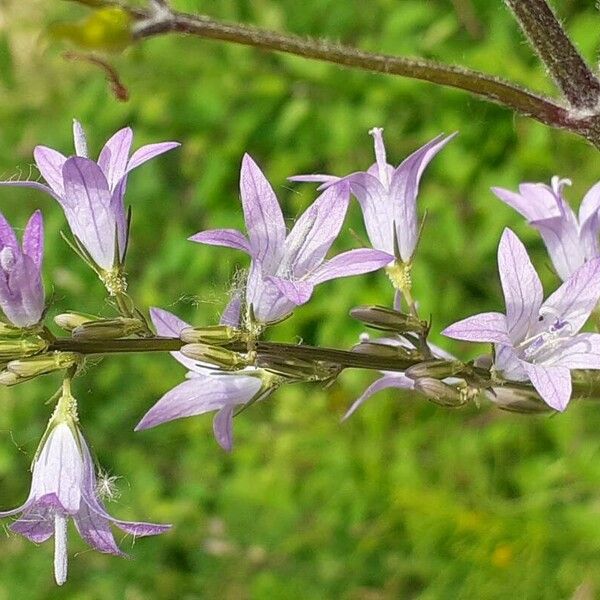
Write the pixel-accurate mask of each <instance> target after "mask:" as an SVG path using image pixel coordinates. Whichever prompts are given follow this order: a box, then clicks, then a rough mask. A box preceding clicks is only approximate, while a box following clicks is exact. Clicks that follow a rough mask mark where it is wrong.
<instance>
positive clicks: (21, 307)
mask: <svg viewBox="0 0 600 600" xmlns="http://www.w3.org/2000/svg"><path fill="white" fill-rule="evenodd" d="M43 254H44V223H43V220H42V214H41V213H40V211H39V210H38V211H36V212H34V213H33V215H31V218H30V219H29V222H28V223H27V225H26V227H25V232H24V234H23V245H22V246H20V245H19V242H18V240H17V236H16V235H15V232H14V230H13V228H12V227H11V226H10V224H9V223H8V221H7V220H6V219H5V218H4V216H3V215H2V214H0V307H2V310H3V311H4V314H5V315H6V317H7V319H8V320H9V321H10V322H11V323H12V324H13V325H16V326H17V327H31V326H32V325H36V324H37V323H39V322H40V319H41V318H42V314H43V312H44V288H43V286H42V276H41V268H42V257H43Z"/></svg>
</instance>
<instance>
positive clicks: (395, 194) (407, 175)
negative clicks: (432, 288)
mask: <svg viewBox="0 0 600 600" xmlns="http://www.w3.org/2000/svg"><path fill="white" fill-rule="evenodd" d="M369 133H370V134H371V135H372V136H373V139H374V144H375V163H374V164H373V165H371V166H370V167H369V168H368V169H367V171H360V172H356V173H352V174H350V175H347V176H346V177H341V178H340V177H334V176H331V175H297V176H295V177H290V178H289V179H290V180H291V181H316V182H321V183H322V185H321V186H320V188H319V189H326V188H328V187H329V186H331V185H333V184H335V183H337V182H339V181H347V182H349V183H350V190H351V191H352V193H353V194H354V196H355V197H356V199H357V200H358V202H359V203H360V207H361V209H362V213H363V218H364V222H365V228H366V230H367V235H368V236H369V240H370V242H371V245H372V246H373V248H376V249H377V250H381V251H383V252H387V253H388V254H391V255H393V256H395V257H396V258H398V259H400V260H401V261H402V262H403V263H406V264H408V263H410V261H411V259H412V257H413V254H414V251H415V248H416V245H417V241H418V237H419V218H418V215H417V195H418V192H419V183H420V181H421V176H422V175H423V171H424V170H425V168H426V167H427V165H428V164H429V162H430V161H431V160H432V159H433V157H434V156H435V155H436V154H437V153H438V152H439V151H440V150H441V149H442V148H443V147H444V146H445V145H446V144H447V143H448V142H449V141H450V140H451V139H452V138H453V137H454V135H456V134H453V135H449V136H447V137H444V136H442V135H439V136H437V137H436V138H434V139H433V140H431V141H430V142H428V143H427V144H425V145H424V146H422V147H421V148H419V149H418V150H416V151H415V152H413V153H412V154H411V155H410V156H409V157H408V158H406V159H405V160H404V161H403V162H402V163H400V164H399V165H398V166H397V167H394V166H392V165H390V164H389V163H388V162H387V157H386V151H385V146H384V143H383V129H382V128H380V127H375V128H373V129H371V131H369Z"/></svg>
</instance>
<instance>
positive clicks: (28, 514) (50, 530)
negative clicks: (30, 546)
mask: <svg viewBox="0 0 600 600" xmlns="http://www.w3.org/2000/svg"><path fill="white" fill-rule="evenodd" d="M54 512H55V507H53V506H51V505H48V504H43V503H34V504H32V505H31V506H30V507H29V508H27V509H26V510H24V511H23V514H22V515H21V518H20V519H18V520H17V521H15V522H14V523H12V524H11V526H10V529H11V531H14V532H15V533H19V534H21V535H22V536H24V537H26V538H27V539H28V540H30V541H32V542H34V543H36V544H41V543H42V542H45V541H46V540H47V539H49V538H51V537H52V535H53V534H54ZM2 516H6V515H5V514H2Z"/></svg>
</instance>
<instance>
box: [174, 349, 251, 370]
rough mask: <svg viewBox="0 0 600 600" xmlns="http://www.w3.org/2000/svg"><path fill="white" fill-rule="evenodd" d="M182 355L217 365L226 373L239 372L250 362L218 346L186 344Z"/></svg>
mask: <svg viewBox="0 0 600 600" xmlns="http://www.w3.org/2000/svg"><path fill="white" fill-rule="evenodd" d="M181 353H182V354H183V355H184V356H187V357H188V358H191V359H193V360H198V361H200V362H205V363H209V364H211V365H216V366H217V367H220V368H221V369H223V370H225V371H239V370H240V369H243V368H244V367H247V366H248V361H247V360H246V359H245V358H244V357H243V356H242V355H241V354H237V353H236V352H231V350H226V349H225V348H219V347H218V346H209V345H207V344H185V345H184V346H182V347H181Z"/></svg>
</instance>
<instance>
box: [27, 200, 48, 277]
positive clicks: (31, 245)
mask: <svg viewBox="0 0 600 600" xmlns="http://www.w3.org/2000/svg"><path fill="white" fill-rule="evenodd" d="M23 252H24V253H25V254H26V255H27V256H29V258H31V260H32V261H33V264H34V265H35V266H36V267H37V268H38V269H40V268H41V266H42V258H43V256H44V220H43V218H42V213H41V211H39V210H36V211H35V212H34V213H33V214H32V215H31V218H30V219H29V221H28V223H27V225H26V226H25V232H24V233H23Z"/></svg>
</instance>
